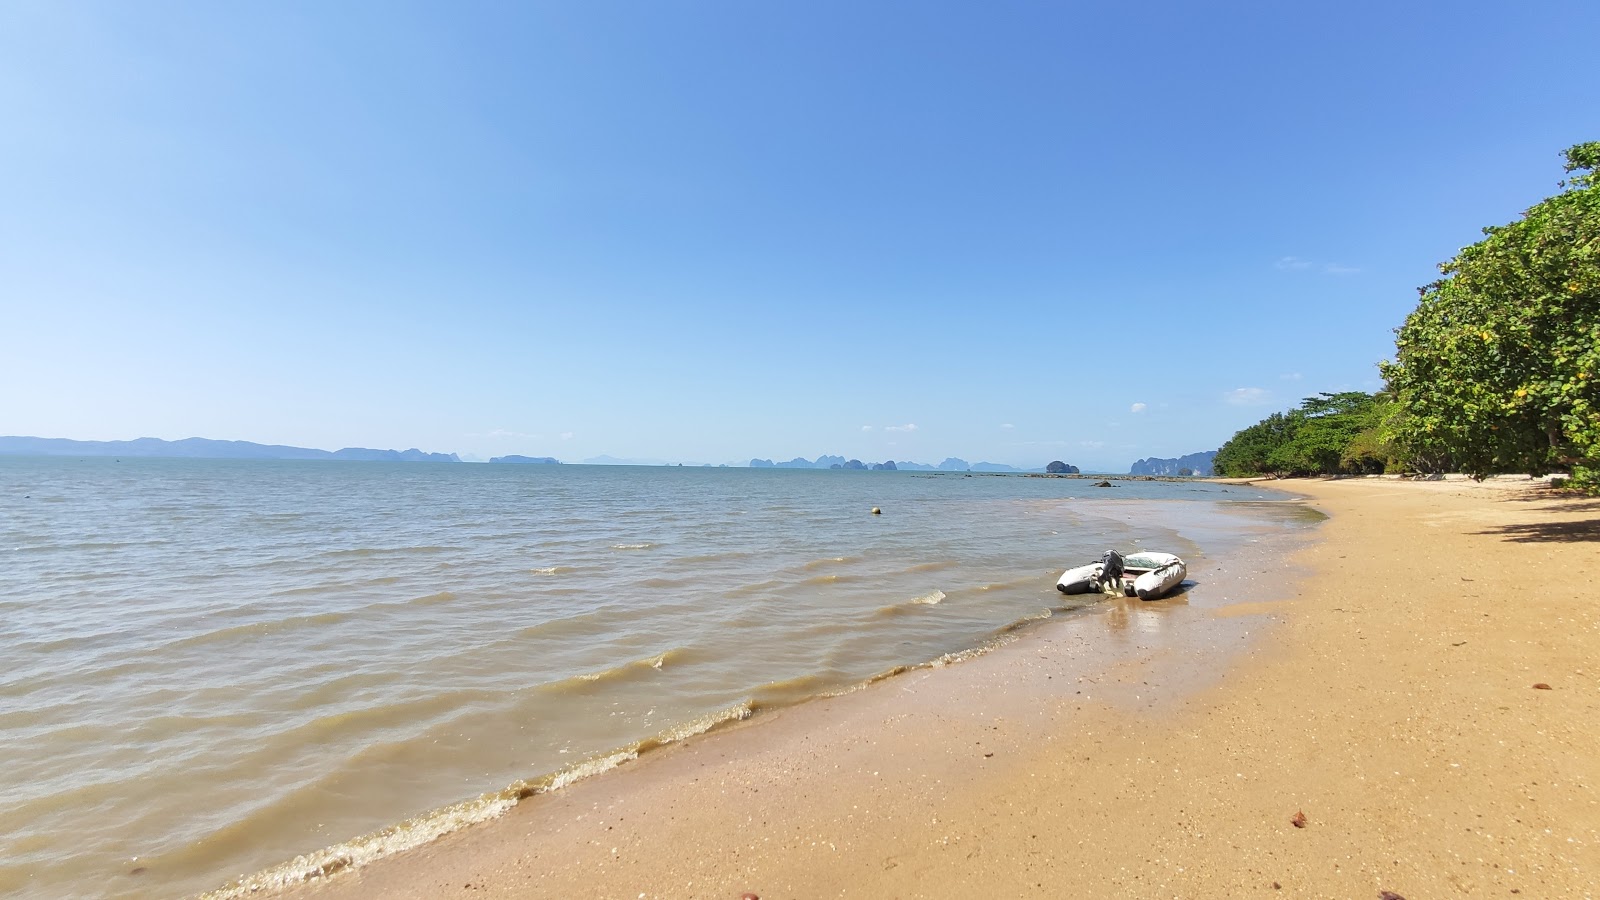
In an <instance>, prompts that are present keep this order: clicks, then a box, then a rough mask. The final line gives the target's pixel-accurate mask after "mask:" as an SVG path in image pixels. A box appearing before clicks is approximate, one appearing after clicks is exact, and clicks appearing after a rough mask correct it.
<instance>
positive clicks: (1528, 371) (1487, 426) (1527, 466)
mask: <svg viewBox="0 0 1600 900" xmlns="http://www.w3.org/2000/svg"><path fill="white" fill-rule="evenodd" d="M1565 155H1566V161H1567V162H1566V170H1567V171H1568V172H1571V173H1576V174H1573V175H1572V176H1571V177H1569V178H1568V179H1567V181H1565V182H1563V184H1562V187H1563V188H1564V190H1563V191H1562V192H1561V193H1559V194H1556V195H1555V196H1553V197H1549V198H1547V199H1545V200H1544V201H1542V202H1541V203H1539V204H1538V205H1536V206H1534V207H1532V208H1530V209H1529V210H1528V211H1527V212H1525V213H1524V214H1523V217H1522V219H1521V220H1519V221H1516V222H1513V223H1511V224H1509V225H1503V226H1499V227H1493V228H1485V229H1484V234H1485V237H1484V239H1483V240H1481V241H1479V242H1478V243H1476V244H1473V245H1472V246H1470V247H1467V248H1465V249H1463V250H1462V251H1461V253H1460V255H1459V256H1457V257H1456V258H1455V259H1452V260H1450V261H1449V262H1447V263H1444V264H1443V265H1441V266H1440V267H1439V268H1440V271H1441V273H1442V274H1443V276H1444V277H1443V278H1441V279H1440V280H1438V281H1436V282H1434V283H1433V284H1430V285H1428V286H1426V287H1424V288H1422V289H1420V291H1419V293H1420V294H1421V302H1420V304H1419V305H1418V307H1417V309H1416V311H1414V312H1413V313H1411V315H1410V316H1408V317H1407V318H1406V321H1405V324H1404V325H1402V326H1401V327H1400V328H1399V329H1397V331H1396V335H1397V340H1396V355H1395V359H1394V361H1393V362H1386V363H1383V364H1381V368H1382V371H1383V374H1384V377H1385V378H1386V379H1388V382H1389V386H1390V389H1391V391H1392V392H1393V394H1394V396H1395V400H1396V403H1397V404H1398V406H1399V407H1400V409H1399V411H1398V415H1396V416H1395V417H1394V419H1393V437H1394V439H1395V441H1396V442H1397V443H1398V445H1399V446H1400V447H1402V448H1403V449H1404V451H1405V452H1406V453H1408V454H1410V455H1411V457H1412V458H1413V459H1414V460H1415V461H1416V464H1417V465H1419V466H1420V467H1423V468H1429V467H1436V466H1446V465H1448V466H1453V467H1459V468H1461V469H1462V470H1464V471H1466V472H1468V473H1471V474H1473V475H1478V476H1483V475H1488V474H1492V473H1496V472H1529V473H1533V474H1542V473H1545V472H1550V471H1556V470H1563V469H1570V470H1571V471H1572V472H1573V473H1574V475H1575V476H1576V478H1575V480H1576V481H1579V482H1584V483H1587V484H1588V485H1590V486H1591V487H1594V486H1597V484H1600V478H1597V476H1600V472H1597V467H1600V391H1597V388H1596V383H1597V381H1600V177H1597V175H1596V169H1600V142H1590V143H1586V144H1579V145H1577V146H1574V147H1571V148H1569V149H1568V150H1567V151H1566V154H1565Z"/></svg>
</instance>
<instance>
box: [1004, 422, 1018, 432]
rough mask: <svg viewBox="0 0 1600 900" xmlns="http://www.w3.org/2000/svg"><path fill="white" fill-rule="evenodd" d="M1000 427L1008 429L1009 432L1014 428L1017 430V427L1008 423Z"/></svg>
mask: <svg viewBox="0 0 1600 900" xmlns="http://www.w3.org/2000/svg"><path fill="white" fill-rule="evenodd" d="M1000 427H1001V428H1004V429H1006V430H1007V431H1010V430H1011V429H1013V428H1015V427H1017V426H1015V425H1013V424H1011V423H1010V422H1006V423H1005V424H1003V425H1001V426H1000Z"/></svg>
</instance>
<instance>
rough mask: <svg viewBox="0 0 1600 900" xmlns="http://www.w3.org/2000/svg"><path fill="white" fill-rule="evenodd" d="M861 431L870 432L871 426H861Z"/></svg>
mask: <svg viewBox="0 0 1600 900" xmlns="http://www.w3.org/2000/svg"><path fill="white" fill-rule="evenodd" d="M861 430H862V431H871V430H872V426H871V425H863V426H861Z"/></svg>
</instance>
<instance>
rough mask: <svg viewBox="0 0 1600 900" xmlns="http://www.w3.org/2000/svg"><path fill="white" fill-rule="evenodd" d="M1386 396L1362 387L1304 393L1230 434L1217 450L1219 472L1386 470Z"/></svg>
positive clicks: (1388, 447) (1354, 472)
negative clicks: (1293, 404)
mask: <svg viewBox="0 0 1600 900" xmlns="http://www.w3.org/2000/svg"><path fill="white" fill-rule="evenodd" d="M1390 406H1392V403H1391V401H1390V400H1389V398H1388V397H1387V396H1386V395H1381V394H1367V393H1363V392H1361V391H1342V392H1339V393H1333V394H1330V393H1321V394H1318V395H1317V396H1315V397H1307V398H1305V400H1303V401H1302V402H1301V404H1300V407H1299V408H1298V409H1292V410H1289V411H1287V412H1275V413H1272V414H1271V415H1269V416H1267V417H1266V418H1265V419H1262V420H1261V421H1260V422H1257V423H1256V424H1254V425H1251V426H1250V427H1248V428H1245V429H1243V430H1241V431H1240V432H1238V433H1237V434H1235V435H1234V436H1233V437H1232V438H1231V439H1230V440H1229V441H1228V442H1227V443H1226V444H1223V445H1222V447H1221V449H1219V450H1218V451H1217V456H1216V459H1215V460H1214V461H1213V463H1212V469H1213V471H1215V472H1216V474H1218V475H1222V476H1228V477H1244V476H1250V475H1279V476H1290V475H1363V474H1375V473H1378V472H1383V471H1385V470H1387V469H1388V468H1389V467H1390V466H1391V465H1392V464H1393V460H1392V459H1391V455H1392V450H1393V448H1392V445H1391V442H1390V441H1389V439H1388V438H1387V436H1386V431H1385V421H1386V418H1387V417H1388V415H1389V413H1388V409H1389V407H1390Z"/></svg>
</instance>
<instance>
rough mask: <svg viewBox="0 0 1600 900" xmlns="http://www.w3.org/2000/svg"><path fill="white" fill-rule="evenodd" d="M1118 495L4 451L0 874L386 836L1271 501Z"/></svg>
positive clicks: (752, 702)
mask: <svg viewBox="0 0 1600 900" xmlns="http://www.w3.org/2000/svg"><path fill="white" fill-rule="evenodd" d="M1119 484H1120V486H1119V487H1117V488H1114V489H1104V488H1099V489H1097V488H1094V487H1092V482H1090V481H1085V480H1078V479H1055V478H1030V477H1018V476H983V475H973V476H963V475H959V474H944V473H939V474H935V473H915V472H836V471H809V470H773V469H691V468H638V467H592V466H487V465H465V464H456V465H452V464H434V463H414V464H394V463H347V462H257V461H249V462H245V461H212V460H159V459H158V460H149V459H146V460H132V459H130V460H124V461H121V462H118V461H115V460H110V459H90V460H75V459H65V458H52V459H43V458H37V459H36V458H6V457H0V758H3V759H4V760H5V761H6V765H5V766H4V767H3V769H0V893H5V894H7V895H13V896H20V897H61V896H73V895H84V896H117V897H145V896H173V895H182V894H186V893H194V892H199V891H204V890H208V889H213V888H218V887H221V886H222V885H224V884H225V883H227V882H229V881H230V880H231V879H234V878H237V877H239V876H242V875H245V874H248V873H252V872H256V871H258V870H262V869H265V868H267V867H270V866H274V865H276V864H279V863H282V862H284V861H285V860H288V859H290V858H291V857H294V856H296V855H297V854H304V853H310V852H313V851H318V850H319V849H321V848H326V847H330V846H333V845H341V848H342V849H340V850H339V851H338V852H337V853H334V854H332V855H328V854H324V855H323V856H320V857H316V858H315V859H313V860H310V861H309V863H308V864H312V865H320V864H322V862H326V861H327V860H328V859H347V858H348V859H355V860H357V861H359V860H360V859H362V858H365V857H366V856H370V855H375V854H380V853H384V852H392V851H393V850H395V849H398V848H402V847H404V846H407V845H409V844H414V843H416V842H418V841H421V840H425V839H426V838H428V837H430V836H432V835H433V834H436V833H439V832H440V831H443V830H448V829H449V828H452V827H457V826H458V825H460V824H461V823H463V822H468V821H473V820H475V819H479V818H483V817H485V816H487V815H493V814H494V813H496V812H498V811H500V810H501V809H503V808H504V807H505V806H506V805H508V804H509V803H511V802H514V800H515V798H516V797H517V796H518V794H526V793H530V792H533V791H537V790H543V789H548V788H552V787H557V786H559V785H560V784H561V783H562V782H564V781H566V780H568V779H570V778H573V777H579V776H581V775H584V774H587V773H589V772H592V771H598V770H601V769H603V768H605V767H607V766H610V765H614V764H616V763H617V762H619V761H623V760H625V759H627V758H629V757H630V756H631V755H632V754H634V753H636V752H638V751H639V750H640V749H642V748H648V747H649V746H651V745H652V744H657V743H660V742H664V741H671V740H675V739H679V738H681V737H683V736H685V735H688V734H692V733H695V732H698V731H703V730H705V729H707V728H709V727H712V726H713V725H715V724H716V723H718V722H721V721H727V720H731V719H737V718H742V717H745V716H748V715H750V714H751V713H752V712H753V711H758V710H759V709H761V708H763V707H769V706H777V705H783V704H787V703H793V702H799V701H801V700H804V699H806V698H808V697H812V696H816V695H819V694H826V693H830V692H837V691H839V690H844V689H848V688H850V687H851V686H854V685H858V684H860V683H862V682H863V681H865V680H868V679H871V678H873V677H875V676H878V675H881V674H882V673H884V672H886V671H890V670H893V669H894V668H896V667H899V666H907V665H918V664H924V663H928V662H930V661H934V660H939V659H941V658H948V657H949V656H950V655H952V654H960V653H962V652H964V651H969V650H971V649H973V648H981V647H983V646H985V645H987V644H989V643H991V642H993V641H994V640H996V639H997V637H998V636H1000V635H1004V634H1006V633H1008V630H1009V629H1010V628H1011V627H1012V626H1014V624H1015V623H1017V622H1019V621H1024V620H1028V619H1036V618H1044V617H1047V616H1051V615H1061V614H1063V613H1066V612H1069V611H1070V610H1071V609H1072V606H1070V605H1069V598H1066V597H1063V596H1062V595H1060V594H1058V593H1057V592H1056V591H1055V590H1054V583H1055V579H1056V576H1057V575H1059V574H1060V571H1061V570H1062V569H1063V568H1065V567H1067V566H1068V565H1074V564H1078V563H1081V562H1084V561H1087V560H1089V559H1091V558H1093V557H1095V556H1098V555H1099V553H1100V552H1101V551H1102V550H1104V549H1106V548H1107V547H1118V548H1122V549H1136V548H1139V547H1144V548H1149V549H1163V550H1171V551H1173V552H1177V553H1179V554H1181V555H1184V556H1186V557H1189V558H1190V559H1191V562H1193V561H1195V560H1197V559H1201V558H1203V557H1205V556H1206V555H1207V554H1213V555H1214V554H1217V553H1220V552H1224V551H1225V550H1226V545H1227V542H1228V536H1227V534H1226V533H1222V532H1218V531H1216V530H1215V529H1214V528H1211V529H1210V530H1207V527H1205V526H1203V525H1202V524H1201V523H1202V522H1204V521H1210V520H1211V519H1212V518H1214V516H1213V517H1210V518H1208V516H1207V513H1208V512H1214V511H1215V509H1216V504H1218V503H1225V502H1227V503H1231V502H1234V501H1241V500H1264V499H1272V498H1274V497H1276V496H1280V495H1269V494H1267V493H1264V492H1260V491H1254V490H1251V489H1248V488H1239V487H1232V488H1229V489H1227V492H1224V489H1223V488H1222V487H1220V486H1218V485H1215V484H1207V483H1176V484H1174V483H1162V482H1119ZM1129 500H1146V501H1161V502H1158V503H1156V504H1154V505H1153V506H1151V507H1149V508H1153V509H1158V510H1160V513H1159V514H1158V515H1148V516H1144V517H1142V518H1140V519H1139V520H1138V521H1136V522H1134V523H1131V524H1130V522H1129V521H1127V520H1128V516H1127V515H1125V514H1124V513H1125V511H1126V510H1127V509H1130V508H1132V507H1129V506H1127V505H1125V504H1126V502H1127V501H1129ZM875 506H876V507H881V509H882V515H872V514H871V512H870V510H871V508H872V507H875ZM1142 508H1145V507H1143V506H1141V509H1142ZM1240 508H1243V507H1240ZM1119 510H1123V511H1124V512H1119ZM1191 526H1192V527H1191ZM1197 539H1199V540H1200V544H1198V545H1197V544H1196V540H1197ZM1070 599H1071V602H1072V603H1073V604H1081V603H1083V602H1092V599H1091V600H1089V601H1086V600H1085V599H1084V598H1070ZM408 819H409V820H410V821H409V822H408V823H407V824H405V825H404V826H403V827H399V828H394V827H390V826H394V825H395V824H396V823H400V822H402V821H404V820H408ZM385 829H386V830H385ZM375 831H376V832H381V833H379V834H376V835H372V836H371V837H369V838H368V839H366V840H364V841H362V840H358V841H355V842H354V843H350V842H351V841H352V839H355V838H358V837H359V836H362V835H369V834H371V833H373V832H375ZM340 864H342V863H340ZM294 871H295V870H292V869H291V870H285V872H280V873H279V874H280V875H283V876H284V877H294ZM285 873H287V874H285Z"/></svg>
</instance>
